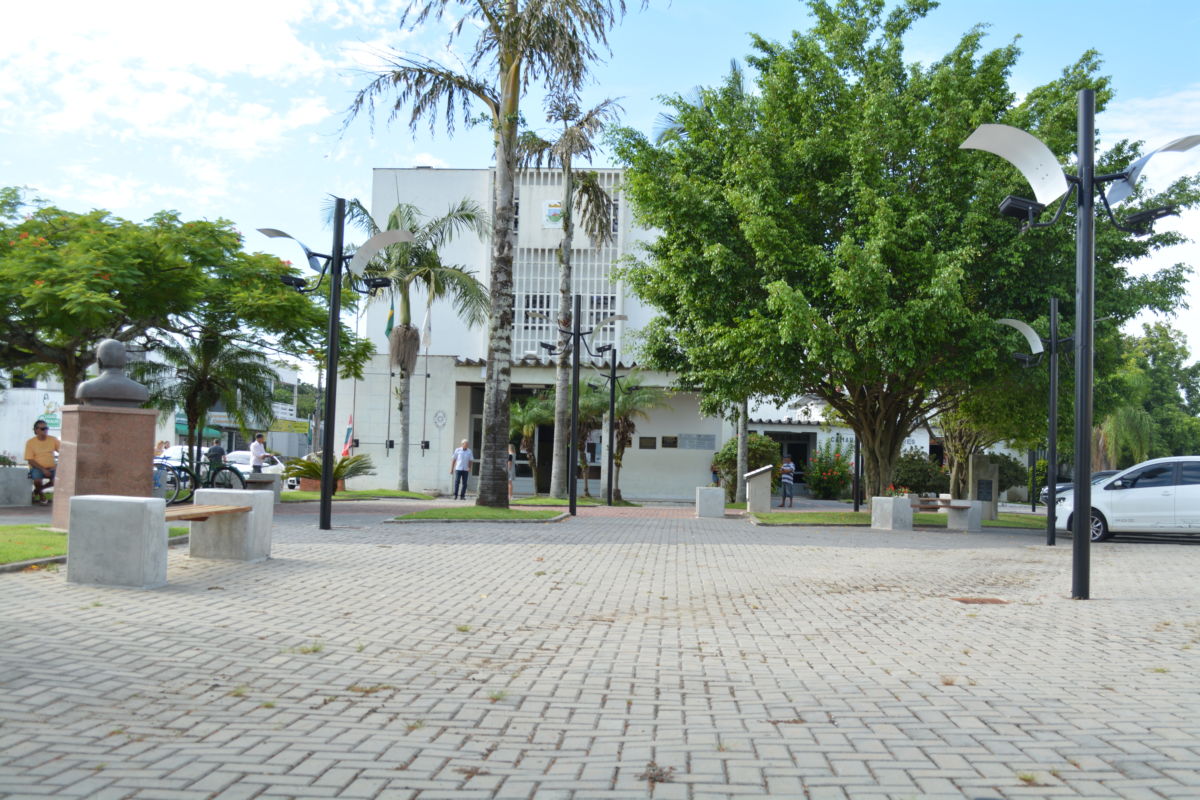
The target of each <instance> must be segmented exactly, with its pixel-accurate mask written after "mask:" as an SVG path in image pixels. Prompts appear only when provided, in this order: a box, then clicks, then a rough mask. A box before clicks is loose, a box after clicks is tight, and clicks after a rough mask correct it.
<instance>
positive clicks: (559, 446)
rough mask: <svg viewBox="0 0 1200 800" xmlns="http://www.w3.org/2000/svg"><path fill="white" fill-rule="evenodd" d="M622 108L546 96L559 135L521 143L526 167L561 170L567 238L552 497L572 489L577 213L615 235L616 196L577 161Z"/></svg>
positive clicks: (588, 228) (587, 155)
mask: <svg viewBox="0 0 1200 800" xmlns="http://www.w3.org/2000/svg"><path fill="white" fill-rule="evenodd" d="M619 109H620V107H619V106H618V105H617V103H616V101H614V100H611V99H609V100H604V101H603V102H601V103H599V104H597V105H595V106H593V107H592V108H590V109H588V110H586V111H584V110H582V109H581V108H580V107H579V103H578V102H577V101H576V99H575V98H573V97H569V96H565V95H563V94H561V93H554V94H552V95H551V96H550V98H549V100H548V101H547V108H546V111H547V118H548V120H549V121H550V122H551V123H554V124H555V125H556V126H557V128H556V130H555V132H554V138H553V140H551V139H545V138H543V137H542V136H541V135H539V134H538V133H536V132H534V131H524V132H523V133H522V134H521V136H520V140H519V142H518V145H517V152H518V158H519V163H520V164H521V166H522V167H525V168H530V167H532V168H533V169H541V168H542V165H543V164H545V165H546V166H547V167H549V168H557V169H558V170H559V171H560V173H561V174H562V182H563V189H562V191H563V195H562V239H561V240H560V241H559V245H558V250H557V257H558V320H557V321H558V348H557V349H558V360H557V362H556V364H555V372H554V387H555V390H554V445H553V451H552V452H553V457H552V459H551V465H550V496H551V497H565V496H566V491H567V472H568V469H567V444H568V440H569V438H570V418H571V409H570V405H569V403H570V394H569V390H568V389H569V386H570V380H571V354H570V350H569V348H568V345H569V344H570V341H571V335H570V331H571V325H572V322H571V313H572V308H571V306H572V303H571V296H572V292H573V289H572V286H571V280H572V252H573V247H574V243H575V213H576V212H577V211H578V212H579V217H580V222H582V223H583V229H584V232H585V233H587V235H588V237H589V238H590V239H591V240H592V243H593V244H594V245H596V246H599V245H600V244H601V243H603V242H607V241H610V240H611V239H612V198H611V197H609V195H608V192H606V191H605V190H604V187H603V186H602V185H601V183H600V177H599V175H598V174H597V173H596V172H594V171H591V170H584V171H579V170H577V169H576V166H575V165H576V160H577V159H578V160H579V161H591V160H592V156H593V155H594V154H595V150H596V144H595V140H596V137H597V135H598V134H599V133H600V132H601V131H602V130H603V129H604V125H605V124H606V123H607V122H610V121H612V120H614V119H615V118H616V114H617V112H618V111H619Z"/></svg>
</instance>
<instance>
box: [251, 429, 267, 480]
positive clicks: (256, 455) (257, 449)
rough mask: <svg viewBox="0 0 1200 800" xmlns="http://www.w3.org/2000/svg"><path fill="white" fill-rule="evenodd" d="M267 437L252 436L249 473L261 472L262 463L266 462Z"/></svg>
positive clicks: (259, 434)
mask: <svg viewBox="0 0 1200 800" xmlns="http://www.w3.org/2000/svg"><path fill="white" fill-rule="evenodd" d="M266 442H267V437H266V436H264V435H263V434H261V433H256V434H254V441H253V442H251V443H250V471H251V472H262V468H263V462H265V461H266V460H267V444H266Z"/></svg>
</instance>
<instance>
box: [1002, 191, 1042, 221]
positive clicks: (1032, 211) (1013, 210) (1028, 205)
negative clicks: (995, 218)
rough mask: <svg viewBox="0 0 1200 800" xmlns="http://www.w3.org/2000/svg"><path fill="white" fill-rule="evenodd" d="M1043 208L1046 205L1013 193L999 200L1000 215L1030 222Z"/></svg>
mask: <svg viewBox="0 0 1200 800" xmlns="http://www.w3.org/2000/svg"><path fill="white" fill-rule="evenodd" d="M1045 210H1046V206H1044V205H1042V204H1041V203H1039V202H1037V201H1036V200H1029V199H1027V198H1024V197H1017V196H1016V195H1013V194H1010V195H1009V196H1008V197H1006V198H1004V199H1003V200H1001V201H1000V216H1002V217H1013V218H1014V219H1019V220H1022V221H1023V222H1028V223H1032V222H1033V221H1034V220H1035V219H1037V218H1038V216H1039V215H1041V213H1042V212H1043V211H1045Z"/></svg>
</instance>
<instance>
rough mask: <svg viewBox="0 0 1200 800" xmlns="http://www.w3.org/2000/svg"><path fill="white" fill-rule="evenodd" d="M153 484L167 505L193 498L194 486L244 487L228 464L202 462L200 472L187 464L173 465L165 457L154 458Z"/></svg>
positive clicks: (214, 487) (237, 474)
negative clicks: (197, 472)
mask: <svg viewBox="0 0 1200 800" xmlns="http://www.w3.org/2000/svg"><path fill="white" fill-rule="evenodd" d="M154 486H155V488H156V489H160V490H162V491H163V497H164V498H165V499H166V501H167V505H175V504H178V503H186V502H187V501H188V500H191V499H192V495H193V494H194V493H195V491H196V488H197V487H203V488H206V489H245V488H246V479H245V478H243V477H242V473H240V472H238V470H237V469H236V468H234V467H231V466H230V465H228V464H213V463H212V462H208V461H206V462H203V463H202V464H201V465H200V474H199V475H197V474H196V472H195V471H194V470H193V469H191V468H190V467H185V466H183V465H178V466H176V465H175V464H171V463H170V462H168V461H164V460H156V461H155V462H154Z"/></svg>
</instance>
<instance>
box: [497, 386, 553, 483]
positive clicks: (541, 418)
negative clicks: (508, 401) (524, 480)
mask: <svg viewBox="0 0 1200 800" xmlns="http://www.w3.org/2000/svg"><path fill="white" fill-rule="evenodd" d="M551 422H554V402H553V400H552V399H551V397H550V396H549V395H547V394H544V393H537V394H533V395H530V396H529V397H527V398H526V399H525V402H523V403H513V404H512V408H510V409H509V411H508V426H509V432H510V433H511V434H512V436H513V437H515V438H517V439H519V442H518V444H517V447H518V448H519V449H520V450H521V452H522V453H525V454H526V458H528V459H529V470H530V471H531V472H532V473H533V491H534V493H536V492H537V487H538V461H537V448H536V447H534V446H533V443H534V437H535V436H536V435H537V429H538V426H539V425H548V424H550V423H551Z"/></svg>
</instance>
